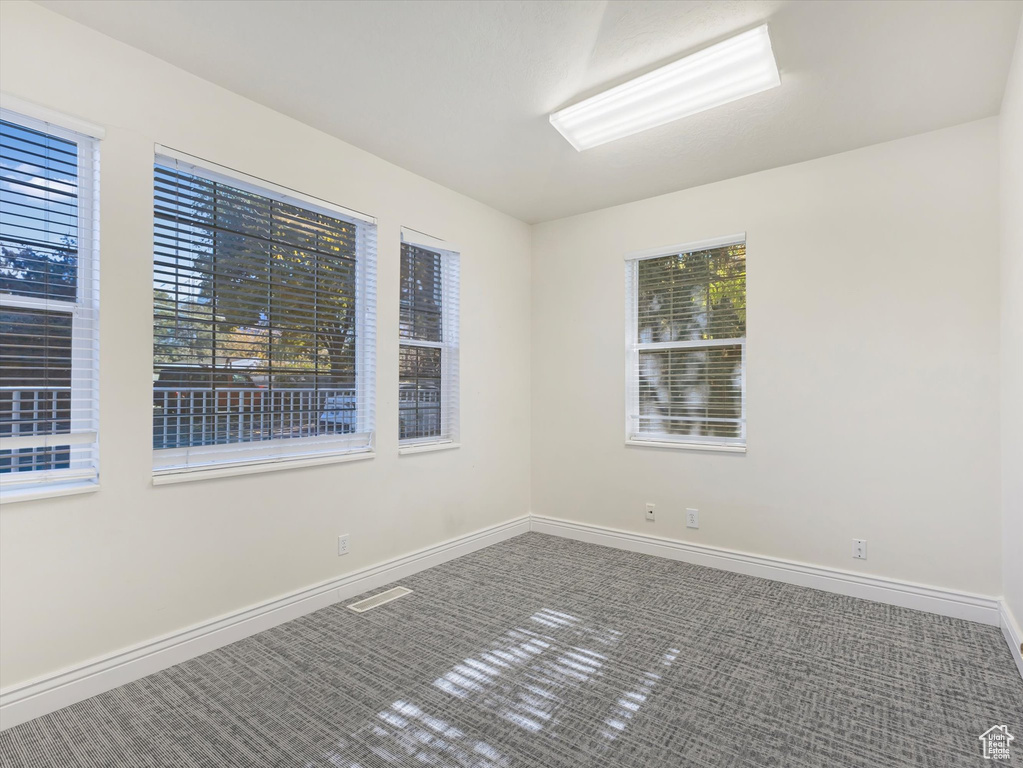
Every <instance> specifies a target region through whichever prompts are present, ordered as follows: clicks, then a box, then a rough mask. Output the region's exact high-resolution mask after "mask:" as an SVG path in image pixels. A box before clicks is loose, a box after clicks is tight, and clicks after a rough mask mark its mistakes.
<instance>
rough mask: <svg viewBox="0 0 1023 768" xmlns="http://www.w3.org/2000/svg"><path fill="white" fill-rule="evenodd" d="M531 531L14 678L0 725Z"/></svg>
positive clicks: (512, 524) (507, 531)
mask: <svg viewBox="0 0 1023 768" xmlns="http://www.w3.org/2000/svg"><path fill="white" fill-rule="evenodd" d="M527 531H529V517H528V516H523V517H520V518H516V519H514V520H510V521H508V522H505V523H500V524H498V525H493V526H490V527H489V528H483V529H481V530H479V531H475V532H473V533H470V534H466V535H465V536H459V537H457V538H454V539H451V540H449V541H445V542H443V543H441V544H436V545H434V546H432V547H427V548H425V549H421V550H419V551H417V552H413V553H412V554H409V555H405V556H403V557H398V558H395V559H393V560H389V561H387V562H384V563H381V564H379V565H375V566H372V567H369V568H364V569H362V570H360V571H356V572H354V573H350V574H347V575H345V576H342V577H340V578H337V579H332V580H330V581H326V582H322V583H320V584H316V585H313V586H310V587H307V588H306V589H302V590H298V591H296V592H292V593H290V594H287V595H284V596H283V597H279V598H276V599H273V600H268V601H266V602H263V603H259V604H257V605H253V606H250V607H249V608H246V609H244V610H241V611H237V612H234V613H230V614H227V615H224V616H221V617H219V618H216V619H213V620H211V621H208V622H203V623H202V624H197V625H195V626H192V627H189V628H188V629H184V630H181V631H179V632H174V633H171V634H168V635H164V636H162V637H159V638H156V639H154V640H151V641H148V642H145V643H141V644H139V645H136V646H133V647H131V648H126V649H124V650H122V651H118V652H116V653H112V654H109V655H107V656H103V657H100V658H97V659H93V660H91V661H88V662H86V663H84V664H79V665H76V666H75V667H72V668H69V669H65V670H61V671H60V672H55V673H53V674H51V675H46V676H44V677H40V678H36V679H35V680H30V681H27V682H24V683H19V684H16V685H12V686H10V687H8V688H5V689H3V690H0V730H4V729H6V728H11V727H13V726H15V725H18V724H19V723H24V722H26V721H28V720H32V719H33V718H36V717H39V716H40V715H45V714H48V713H50V712H55V711H56V710H58V709H62V708H63V707H66V706H69V705H71V704H74V703H76V702H79V701H82V700H83V699H87V698H89V697H91V696H96V695H97V694H100V693H103V692H104V691H109V690H111V689H112V688H116V687H117V686H119V685H124V684H125V683H130V682H132V681H133V680H138V679H140V678H143V677H145V676H146V675H151V674H153V673H154V672H159V671H160V670H162V669H166V668H167V667H171V666H173V665H175V664H180V663H181V662H183V661H187V660H188V659H192V658H195V657H196V656H199V655H201V654H203V653H207V652H209V651H212V650H215V649H217V648H220V647H222V646H224V645H227V644H229V643H233V642H236V641H237V640H241V639H243V638H245V637H248V636H250V635H254V634H256V633H257V632H262V631H263V630H265V629H269V628H270V627H274V626H277V625H278V624H282V623H284V622H286V621H291V620H292V619H296V618H298V617H299V616H303V615H305V614H307V613H312V612H313V611H317V610H319V609H321V608H325V607H327V606H328V605H331V604H332V603H336V602H339V601H342V600H348V599H349V598H351V597H354V596H355V595H359V594H362V593H363V592H367V591H369V590H371V589H376V588H377V587H381V586H383V585H385V584H388V583H390V582H392V581H396V580H398V579H402V578H405V577H406V576H411V575H412V574H414V573H418V572H419V571H422V570H425V569H427V568H432V567H433V566H435V565H440V564H441V563H445V562H447V561H449V560H454V559H455V558H457V557H461V556H462V555H467V554H469V553H470V552H475V551H476V550H478V549H483V548H484V547H488V546H490V545H491V544H496V543H497V542H499V541H504V540H505V539H510V538H512V537H514V536H518V535H519V534H521V533H526V532H527Z"/></svg>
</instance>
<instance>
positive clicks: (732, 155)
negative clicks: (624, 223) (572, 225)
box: [40, 0, 1023, 222]
mask: <svg viewBox="0 0 1023 768" xmlns="http://www.w3.org/2000/svg"><path fill="white" fill-rule="evenodd" d="M40 2H41V4H42V5H44V6H45V7H47V8H50V9H52V10H54V11H57V12H59V13H61V14H63V15H65V16H68V17H70V18H72V19H76V20H78V21H81V22H83V23H85V24H87V25H89V26H91V27H94V28H96V29H97V30H100V31H101V32H104V33H106V34H108V35H111V36H112V37H114V38H117V39H119V40H122V41H124V42H126V43H128V44H130V45H133V46H136V47H138V48H141V49H143V50H145V51H148V52H150V53H152V54H154V55H156V56H158V57H160V58H162V59H165V60H166V61H169V62H171V63H173V64H175V65H177V66H179V67H181V68H183V69H185V70H188V71H189V72H192V73H194V74H196V75H198V76H200V77H202V78H205V79H207V80H210V81H212V82H214V83H217V84H219V85H222V86H224V87H226V88H228V89H230V90H232V91H235V92H237V93H240V94H242V95H244V96H247V97H249V98H251V99H253V100H255V101H257V102H260V103H262V104H265V105H267V106H269V107H272V108H274V109H276V110H279V111H281V112H283V113H285V114H288V115H291V116H292V117H295V118H297V119H298V120H301V121H302V122H305V123H308V124H309V125H312V126H315V127H317V128H319V129H321V130H323V131H326V132H328V133H331V134H333V135H335V136H337V137H339V138H341V139H344V140H345V141H347V142H350V143H352V144H354V145H356V146H358V147H360V148H362V149H365V150H368V151H370V152H373V153H374V154H376V155H378V156H380V157H382V158H385V159H387V160H389V161H391V162H393V163H396V164H397V165H400V166H402V167H404V168H407V169H409V170H411V171H414V172H416V173H419V174H421V175H423V176H425V177H427V178H430V179H433V180H434V181H437V182H439V183H441V184H444V185H445V186H448V187H450V188H452V189H455V190H458V191H460V192H463V193H464V194H466V195H469V196H471V197H474V198H476V199H477V200H480V201H482V202H485V203H488V204H490V205H492V206H494V207H495V208H498V209H500V210H502V211H505V212H507V213H509V214H512V215H513V216H516V217H518V218H520V219H523V220H524V221H527V222H537V221H545V220H549V219H555V218H559V217H562V216H566V215H570V214H574V213H580V212H583V211H588V210H593V209H596V208H602V207H605V206H608V205H614V204H617V203H623V202H628V201H631V200H637V199H641V198H645V197H649V196H651V195H656V194H661V193H664V192H669V191H673V190H677V189H683V188H686V187H692V186H696V185H699V184H706V183H708V182H712V181H718V180H721V179H725V178H730V177H733V176H739V175H742V174H746V173H751V172H754V171H758V170H763V169H765V168H772V167H776V166H780V165H787V164H789V163H794V162H799V161H802V160H808V159H811V158H814V157H821V156H823V155H829V154H833V153H836V152H842V151H846V150H850V149H855V148H856V147H861V146H866V145H868V144H874V143H877V142H881V141H888V140H891V139H896V138H900V137H902V136H908V135H911V134H915V133H921V132H925V131H929V130H934V129H938V128H942V127H946V126H949V125H955V124H957V123H962V122H966V121H969V120H976V119H979V118H982V117H987V116H990V115H994V114H997V112H998V110H999V105H1000V102H1001V96H1002V91H1003V88H1004V85H1005V79H1006V75H1007V72H1008V68H1009V63H1010V61H1011V58H1012V51H1013V44H1014V41H1015V39H1016V30H1017V28H1018V26H1019V20H1020V14H1021V10H1023V3H1021V2H998V1H994V2H987V1H985V0H972V1H971V0H967V1H963V2H945V1H937V0H935V1H924V2H857V1H853V2H845V1H841V0H833V1H831V2H783V1H781V0H777V1H774V0H769V1H766V2H739V1H738V0H736V1H732V0H718V1H717V2H696V1H693V2H646V1H644V0H626V1H624V2H620V1H617V0H612V1H611V2H589V1H584V2H517V1H516V2H512V1H510V0H509V1H504V2H470V1H468V0H466V1H464V2H449V1H447V0H444V1H439V2H391V1H388V0H373V1H372V2H358V1H349V2H336V1H334V2H328V1H324V0H291V1H290V2H279V1H276V0H264V1H263V2H245V3H243V2H237V1H236V0H205V1H204V2H195V1H194V0H136V2H121V0H40ZM765 21H766V22H768V23H769V24H770V30H771V37H772V41H773V45H774V51H775V57H776V58H777V61H778V65H779V67H780V69H781V72H782V85H781V87H780V88H776V89H773V90H770V91H767V92H764V93H761V94H757V95H756V96H753V97H750V98H748V99H744V100H742V101H739V102H735V103H732V104H728V105H725V106H723V107H719V108H717V109H714V110H711V111H709V112H705V113H702V114H700V115H695V116H693V117H689V118H685V119H683V120H681V121H678V122H675V123H672V124H670V125H666V126H662V127H660V128H656V129H653V130H650V131H647V132H645V133H642V134H638V135H636V136H632V137H630V138H626V139H622V140H621V141H617V142H613V143H611V144H607V145H604V146H601V147H597V148H595V149H591V150H588V151H586V152H582V153H578V152H576V151H575V150H574V149H572V148H571V146H569V144H568V143H567V142H566V141H565V140H564V139H563V138H562V137H561V136H560V135H559V134H558V133H557V132H556V131H555V130H554V128H553V127H552V126H551V125H550V124H549V123H548V120H547V115H548V113H549V112H551V111H552V110H554V109H557V108H559V107H562V106H566V105H567V104H570V103H572V102H574V101H576V100H578V99H579V98H581V97H584V96H588V95H591V94H593V93H595V92H597V91H599V90H603V89H604V88H606V87H608V86H611V85H615V84H617V83H620V82H622V81H624V80H627V79H630V78H631V77H634V76H635V75H638V74H642V73H643V72H646V71H648V70H650V69H652V68H654V67H656V66H659V65H661V64H664V63H667V62H668V61H671V60H673V59H675V58H678V57H679V56H681V55H684V54H686V53H689V52H692V51H693V50H696V49H699V48H701V47H704V46H706V45H707V44H709V43H712V42H716V41H718V40H720V39H722V38H724V37H727V36H730V35H732V34H734V33H737V32H740V31H744V30H746V29H749V28H750V27H753V26H755V25H757V24H760V23H762V22H765Z"/></svg>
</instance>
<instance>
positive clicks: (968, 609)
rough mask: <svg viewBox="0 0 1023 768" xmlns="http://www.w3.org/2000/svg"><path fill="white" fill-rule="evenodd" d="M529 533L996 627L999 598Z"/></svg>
mask: <svg viewBox="0 0 1023 768" xmlns="http://www.w3.org/2000/svg"><path fill="white" fill-rule="evenodd" d="M530 528H531V530H534V531H537V532H539V533H549V534H553V535H554V536H562V537H564V538H567V539H576V540H577V541H586V542H589V543H591V544H602V545H604V546H606V547H614V548H616V549H624V550H628V551H630V552H641V553H643V554H646V555H655V556H657V557H666V558H668V559H671V560H682V561H684V562H687V563H693V564H694V565H705V566H708V567H710V568H718V569H720V570H724V571H734V572H735V573H744V574H746V575H748V576H759V577H761V578H765V579H773V580H774V581H782V582H785V583H786V584H797V585H799V586H801V587H812V588H813V589H822V590H825V591H827V592H836V593H838V594H840V595H849V596H850V597H859V598H862V599H864V600H874V601H876V602H879V603H888V604H889V605H899V606H902V607H904V608H915V609H916V610H918V611H928V612H930V613H937V614H941V615H942V616H953V617H955V618H957V619H968V620H970V621H976V622H980V623H981V624H990V625H992V626H998V625H999V623H1000V621H1001V619H1000V610H1001V601H1000V600H999V599H998V598H997V597H987V596H985V595H974V594H970V593H967V592H957V591H955V590H951V589H941V588H939V587H929V586H926V585H924V584H913V583H911V582H906V581H897V580H895V579H887V578H883V577H880V576H864V575H863V574H859V573H853V572H851V571H841V570H838V569H835V568H824V567H821V566H818V565H808V564H805V563H797V562H793V561H790V560H781V559H778V558H773V557H764V556H762V555H753V554H749V553H747V552H737V551H735V550H731V549H722V548H720V547H709V546H706V545H703V544H690V543H688V542H683V541H675V540H673V539H662V538H660V537H657V536H648V535H645V534H640V533H630V532H629V531H621V530H618V529H615V528H604V527H602V526H597V525H589V524H587V523H577V522H573V521H570V520H560V519H558V518H554V517H543V516H540V515H533V516H532V517H531V522H530Z"/></svg>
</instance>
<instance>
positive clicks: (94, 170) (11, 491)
mask: <svg viewBox="0 0 1023 768" xmlns="http://www.w3.org/2000/svg"><path fill="white" fill-rule="evenodd" d="M0 103H2V104H3V107H0V119H3V120H4V121H6V122H9V123H16V124H18V125H21V126H24V127H25V128H29V129H31V130H34V131H39V132H40V133H45V134H49V135H51V136H55V137H57V138H59V139H64V140H65V141H69V142H73V143H74V144H75V145H76V146H77V147H78V239H77V244H76V245H77V269H78V274H77V298H76V301H73V302H71V301H62V300H59V299H40V298H38V297H33V296H16V295H13V294H3V293H0V307H3V308H8V309H25V310H38V311H45V312H61V313H67V314H69V315H71V317H72V320H71V323H72V327H71V393H70V396H71V431H70V433H67V434H58V435H39V436H24V437H8V438H4V439H3V440H2V441H0V443H2V445H0V447H2V448H4V449H18V448H48V447H59V446H66V445H69V446H81V445H91V446H92V450H91V452H90V455H89V457H88V458H87V459H84V460H78V461H75V462H73V463H75V464H78V466H71V467H68V468H67V469H54V470H38V471H32V472H11V473H4V474H3V475H0V501H3V503H5V504H6V503H11V502H15V501H28V500H31V499H39V498H47V497H53V496H66V495H68V494H74V493H89V492H92V491H96V490H99V209H100V198H99V186H100V184H99V152H100V147H99V145H100V141H101V140H102V139H103V135H104V132H103V129H102V128H100V127H99V126H96V125H93V124H91V123H88V122H86V121H84V120H80V119H78V118H75V117H72V116H70V115H64V114H62V113H60V112H57V111H55V110H52V109H49V108H47V107H42V106H39V105H37V104H33V103H32V102H28V101H24V100H22V99H19V98H16V97H14V96H10V95H8V94H0ZM80 323H88V324H89V327H88V328H87V333H85V334H83V333H81V332H79V329H80ZM81 403H89V404H90V405H89V406H88V407H85V408H83V407H82V406H81V405H80V404H81ZM76 404H79V405H76Z"/></svg>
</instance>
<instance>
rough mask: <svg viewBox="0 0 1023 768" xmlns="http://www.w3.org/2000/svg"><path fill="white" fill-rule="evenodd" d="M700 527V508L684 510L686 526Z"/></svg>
mask: <svg viewBox="0 0 1023 768" xmlns="http://www.w3.org/2000/svg"><path fill="white" fill-rule="evenodd" d="M699 527H700V510H698V509H687V510H686V528H699Z"/></svg>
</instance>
